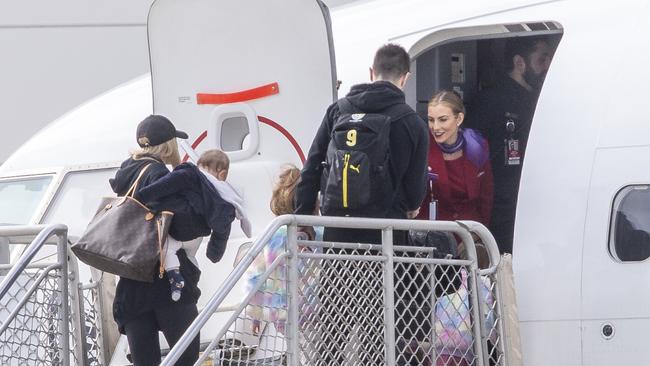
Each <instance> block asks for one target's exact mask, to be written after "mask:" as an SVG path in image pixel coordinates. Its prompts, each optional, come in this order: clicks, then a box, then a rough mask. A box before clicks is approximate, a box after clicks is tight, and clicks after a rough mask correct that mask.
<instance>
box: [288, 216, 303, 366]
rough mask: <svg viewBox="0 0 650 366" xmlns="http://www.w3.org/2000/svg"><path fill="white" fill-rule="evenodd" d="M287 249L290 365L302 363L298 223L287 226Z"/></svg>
mask: <svg viewBox="0 0 650 366" xmlns="http://www.w3.org/2000/svg"><path fill="white" fill-rule="evenodd" d="M287 249H288V250H289V258H288V259H289V266H288V270H289V283H288V286H289V291H288V295H289V304H288V305H289V306H288V308H287V311H288V314H287V316H288V320H289V324H288V330H289V344H288V348H289V349H288V351H289V352H287V353H288V356H289V359H288V360H287V361H288V362H287V364H288V365H289V366H294V365H299V364H300V357H299V353H300V348H299V342H298V321H299V320H298V308H299V307H300V303H299V301H298V286H300V284H299V283H298V227H297V226H296V224H291V225H289V227H287Z"/></svg>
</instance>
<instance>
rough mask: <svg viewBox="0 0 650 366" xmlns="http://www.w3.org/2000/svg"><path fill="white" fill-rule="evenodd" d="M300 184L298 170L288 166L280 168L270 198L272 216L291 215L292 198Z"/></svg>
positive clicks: (293, 207) (292, 207) (293, 205)
mask: <svg viewBox="0 0 650 366" xmlns="http://www.w3.org/2000/svg"><path fill="white" fill-rule="evenodd" d="M299 182H300V169H298V168H296V166H295V165H291V164H288V165H286V166H285V167H283V168H282V170H281V171H280V175H279V176H278V181H277V182H276V183H275V187H274V188H273V195H272V196H271V204H270V206H271V212H273V214H274V215H276V216H280V215H287V214H292V213H293V211H294V210H295V204H294V196H295V194H296V186H297V185H298V183H299Z"/></svg>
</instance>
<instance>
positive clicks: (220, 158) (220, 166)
mask: <svg viewBox="0 0 650 366" xmlns="http://www.w3.org/2000/svg"><path fill="white" fill-rule="evenodd" d="M196 165H198V166H201V167H205V168H207V169H208V170H211V171H215V172H218V171H221V170H228V169H230V158H228V155H227V154H226V153H225V152H223V151H221V150H219V149H212V150H208V151H206V152H204V153H203V154H201V157H200V158H199V161H197V162H196Z"/></svg>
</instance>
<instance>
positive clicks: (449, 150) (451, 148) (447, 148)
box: [438, 128, 465, 154]
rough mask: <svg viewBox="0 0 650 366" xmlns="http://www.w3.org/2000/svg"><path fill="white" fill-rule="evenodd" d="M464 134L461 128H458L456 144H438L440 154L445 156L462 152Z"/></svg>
mask: <svg viewBox="0 0 650 366" xmlns="http://www.w3.org/2000/svg"><path fill="white" fill-rule="evenodd" d="M464 132H465V131H464V130H463V129H462V128H459V129H458V137H457V138H456V142H454V143H453V144H438V146H440V150H442V152H443V153H445V154H453V153H455V152H459V151H460V150H462V149H463V147H465V137H464V136H463V134H464Z"/></svg>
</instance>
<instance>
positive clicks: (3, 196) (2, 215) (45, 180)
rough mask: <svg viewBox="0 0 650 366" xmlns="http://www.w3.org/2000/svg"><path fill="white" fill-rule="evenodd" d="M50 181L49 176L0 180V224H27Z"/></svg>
mask: <svg viewBox="0 0 650 366" xmlns="http://www.w3.org/2000/svg"><path fill="white" fill-rule="evenodd" d="M50 182H52V177H51V176H45V177H33V178H26V179H13V180H8V181H0V225H2V224H10V225H26V224H29V223H30V221H31V220H32V217H33V216H34V213H35V212H36V209H37V208H38V205H39V204H40V203H41V201H42V199H43V196H44V195H45V192H46V190H47V187H48V186H49V185H50Z"/></svg>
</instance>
